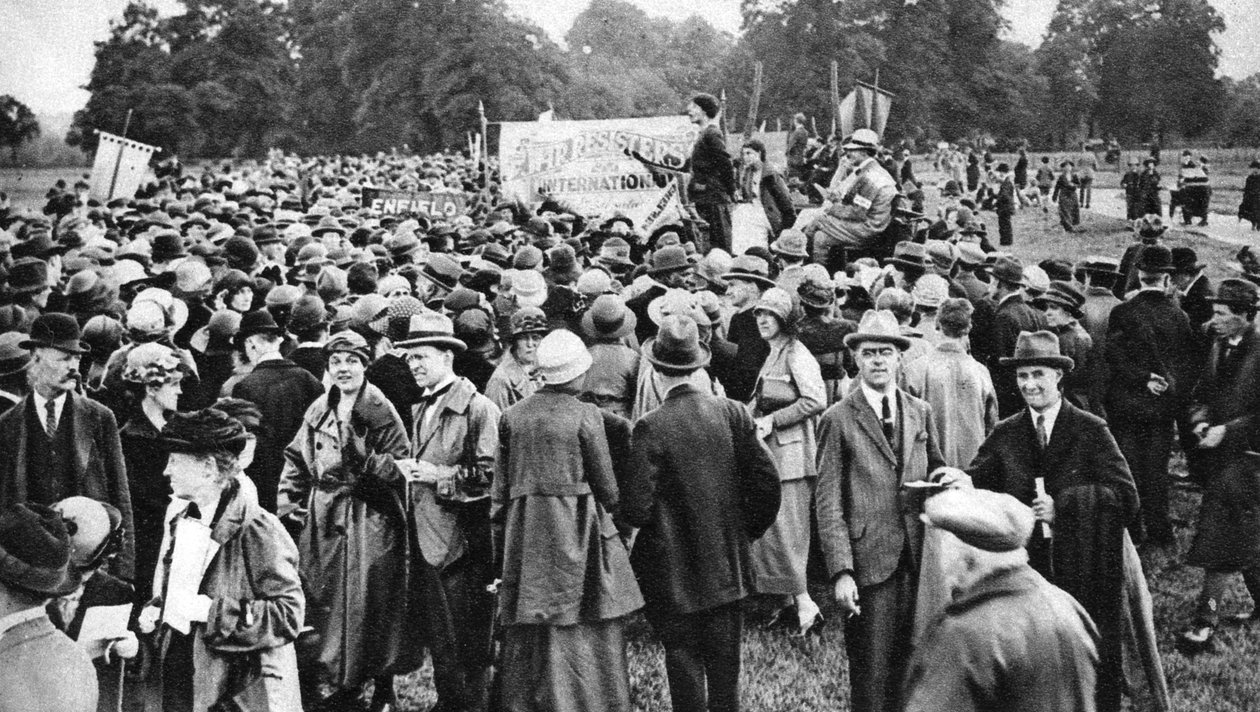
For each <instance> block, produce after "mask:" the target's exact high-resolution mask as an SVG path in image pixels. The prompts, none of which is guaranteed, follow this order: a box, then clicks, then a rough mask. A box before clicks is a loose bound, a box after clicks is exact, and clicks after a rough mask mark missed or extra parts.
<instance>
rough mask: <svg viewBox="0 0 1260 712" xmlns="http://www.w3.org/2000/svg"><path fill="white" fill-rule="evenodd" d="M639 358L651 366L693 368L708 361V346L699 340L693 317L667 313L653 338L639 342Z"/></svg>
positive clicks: (683, 369)
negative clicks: (640, 350)
mask: <svg viewBox="0 0 1260 712" xmlns="http://www.w3.org/2000/svg"><path fill="white" fill-rule="evenodd" d="M643 358H645V359H647V361H648V362H649V363H651V364H652V365H654V366H658V367H662V368H668V369H674V370H678V371H694V370H696V369H698V368H703V367H704V366H706V365H707V364H708V363H709V358H710V354H709V348H708V347H707V346H705V345H703V344H701V343H700V328H699V326H697V325H696V320H695V319H691V318H688V317H686V316H682V315H681V314H671V315H669V316H667V317H665V318H663V319H662V320H661V323H660V328H659V329H657V331H656V337H655V338H652V339H648V341H647V343H645V344H643Z"/></svg>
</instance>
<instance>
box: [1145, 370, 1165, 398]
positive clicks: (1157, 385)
mask: <svg viewBox="0 0 1260 712" xmlns="http://www.w3.org/2000/svg"><path fill="white" fill-rule="evenodd" d="M1146 388H1147V390H1149V391H1150V392H1151V393H1154V394H1155V395H1157V396H1162V395H1164V391H1166V390H1168V379H1167V378H1164V377H1163V376H1161V375H1159V374H1158V373H1152V374H1151V377H1150V378H1149V379H1147V381H1146Z"/></svg>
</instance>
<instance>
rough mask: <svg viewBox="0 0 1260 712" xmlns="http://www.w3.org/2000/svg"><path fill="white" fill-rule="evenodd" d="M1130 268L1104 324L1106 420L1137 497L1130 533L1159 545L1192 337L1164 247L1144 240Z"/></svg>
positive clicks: (1168, 533)
mask: <svg viewBox="0 0 1260 712" xmlns="http://www.w3.org/2000/svg"><path fill="white" fill-rule="evenodd" d="M1134 267H1135V269H1136V270H1137V274H1138V282H1139V284H1140V285H1141V286H1140V289H1139V291H1138V293H1137V294H1135V295H1133V296H1132V297H1131V298H1130V299H1129V300H1128V301H1126V302H1125V303H1123V304H1120V305H1119V306H1117V307H1116V308H1115V309H1113V310H1111V318H1110V320H1109V321H1108V324H1107V347H1106V349H1107V350H1106V353H1105V354H1104V357H1105V358H1106V360H1107V376H1108V383H1107V390H1106V395H1105V398H1106V408H1107V417H1108V424H1109V425H1110V427H1111V432H1112V433H1114V434H1115V436H1116V442H1118V443H1119V444H1120V451H1121V452H1123V453H1124V458H1125V460H1127V461H1128V463H1129V467H1130V468H1131V469H1132V471H1133V479H1134V480H1135V481H1136V482H1137V486H1138V493H1139V494H1141V496H1142V519H1141V523H1140V524H1139V523H1138V522H1137V521H1134V522H1133V524H1134V527H1135V531H1134V534H1135V536H1134V538H1135V539H1139V540H1140V537H1139V536H1137V535H1138V534H1141V533H1142V531H1141V530H1144V531H1145V541H1147V542H1149V543H1151V544H1155V545H1165V546H1166V545H1171V544H1172V543H1173V542H1174V541H1175V539H1174V537H1173V530H1172V523H1171V522H1170V520H1169V516H1168V457H1169V455H1170V454H1171V453H1172V441H1173V422H1174V420H1175V419H1176V418H1177V416H1178V415H1179V414H1180V412H1181V410H1182V408H1183V406H1184V405H1185V403H1186V400H1187V398H1188V396H1189V394H1190V392H1191V387H1192V385H1193V382H1194V370H1193V366H1194V350H1195V338H1194V330H1193V329H1192V328H1191V326H1190V319H1189V318H1188V317H1187V316H1186V313H1185V312H1183V311H1182V310H1181V309H1180V308H1178V306H1177V305H1176V304H1175V303H1174V302H1173V300H1172V298H1171V297H1170V296H1169V295H1168V273H1169V272H1171V271H1172V268H1173V264H1172V252H1171V251H1170V250H1169V249H1168V248H1167V247H1165V246H1163V245H1148V246H1147V247H1146V249H1144V250H1142V253H1141V254H1140V255H1138V257H1137V260H1136V261H1135V262H1134ZM1139 527H1140V529H1139Z"/></svg>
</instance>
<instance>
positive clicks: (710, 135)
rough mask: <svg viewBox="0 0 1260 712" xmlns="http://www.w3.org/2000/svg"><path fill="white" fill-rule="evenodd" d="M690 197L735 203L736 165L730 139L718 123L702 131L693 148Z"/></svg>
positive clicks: (695, 200) (713, 202)
mask: <svg viewBox="0 0 1260 712" xmlns="http://www.w3.org/2000/svg"><path fill="white" fill-rule="evenodd" d="M688 163H689V164H690V168H691V190H690V198H691V202H693V203H701V204H721V203H729V202H731V195H733V194H734V193H735V166H734V164H733V163H732V161H731V154H730V152H728V151H727V150H726V139H725V138H724V137H723V136H722V132H721V130H719V129H718V127H717V126H716V125H710V126H708V127H706V128H705V129H704V130H703V131H701V132H700V136H699V137H698V138H697V139H696V144H695V146H693V147H692V149H691V158H690V159H689V161H688Z"/></svg>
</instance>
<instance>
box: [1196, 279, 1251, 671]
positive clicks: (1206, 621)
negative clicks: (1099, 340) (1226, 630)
mask: <svg viewBox="0 0 1260 712" xmlns="http://www.w3.org/2000/svg"><path fill="white" fill-rule="evenodd" d="M1256 302H1257V288H1256V285H1255V284H1253V283H1251V282H1249V281H1246V280H1242V279H1226V280H1224V281H1222V282H1221V285H1220V288H1219V289H1218V290H1217V293H1216V295H1215V296H1214V297H1212V298H1211V304H1212V319H1211V321H1210V322H1209V326H1210V329H1211V332H1212V334H1213V335H1214V336H1215V339H1214V341H1213V344H1212V349H1211V352H1210V354H1209V358H1208V359H1207V366H1206V370H1205V371H1204V374H1203V377H1202V379H1201V380H1200V381H1199V384H1198V386H1197V387H1196V388H1195V391H1194V394H1193V396H1192V398H1191V403H1192V406H1191V408H1190V423H1191V432H1192V435H1191V437H1192V438H1193V439H1192V440H1189V441H1186V442H1185V443H1184V444H1183V447H1185V448H1186V449H1187V451H1188V453H1189V452H1193V453H1194V459H1195V460H1197V464H1198V471H1199V473H1200V476H1201V477H1202V478H1203V485H1204V489H1203V503H1202V505H1201V506H1200V508H1199V519H1198V524H1197V526H1196V527H1195V537H1194V544H1193V546H1191V548H1190V553H1189V555H1188V556H1187V559H1186V561H1187V563H1189V564H1190V565H1192V566H1198V567H1201V568H1203V569H1204V573H1203V589H1202V592H1201V593H1200V596H1199V605H1198V608H1197V610H1196V611H1195V615H1194V622H1193V624H1192V626H1191V628H1190V629H1189V630H1188V631H1186V632H1185V633H1184V634H1183V635H1182V636H1181V638H1180V639H1179V641H1178V643H1179V647H1181V648H1182V649H1183V650H1185V651H1187V652H1191V653H1193V652H1200V651H1203V650H1206V649H1208V648H1210V647H1211V645H1212V638H1213V633H1214V630H1215V628H1216V626H1217V625H1218V623H1219V622H1220V619H1221V611H1220V608H1221V606H1222V604H1223V596H1224V594H1225V590H1226V589H1227V588H1228V586H1229V582H1230V579H1231V578H1232V576H1233V574H1234V573H1235V572H1239V571H1241V572H1242V577H1243V581H1244V582H1245V583H1246V585H1247V591H1248V593H1250V594H1251V598H1252V602H1253V603H1255V602H1256V601H1260V535H1258V533H1260V510H1257V508H1256V506H1255V500H1256V497H1257V494H1258V490H1257V487H1256V482H1257V478H1258V477H1260V456H1257V454H1256V451H1257V450H1260V442H1258V438H1257V435H1256V432H1257V431H1256V424H1257V422H1260V420H1258V419H1260V333H1257V331H1256V326H1255V317H1256V308H1257V304H1256ZM1192 443H1193V444H1192ZM1257 610H1260V608H1256V607H1253V610H1252V612H1251V613H1250V614H1239V615H1233V616H1229V617H1228V619H1229V620H1231V621H1233V622H1248V621H1250V620H1255V619H1257V618H1260V616H1257V615H1256V611H1257Z"/></svg>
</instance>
